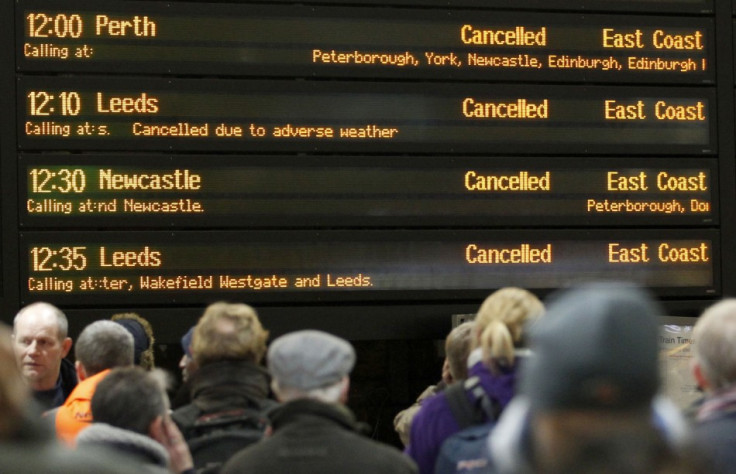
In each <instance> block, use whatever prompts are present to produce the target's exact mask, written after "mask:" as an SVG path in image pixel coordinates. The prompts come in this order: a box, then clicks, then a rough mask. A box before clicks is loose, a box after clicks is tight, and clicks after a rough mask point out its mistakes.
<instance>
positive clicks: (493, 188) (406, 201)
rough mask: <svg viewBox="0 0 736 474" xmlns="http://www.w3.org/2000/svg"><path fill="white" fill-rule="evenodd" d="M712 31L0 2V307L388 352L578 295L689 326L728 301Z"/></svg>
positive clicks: (730, 162) (727, 38) (726, 173)
mask: <svg viewBox="0 0 736 474" xmlns="http://www.w3.org/2000/svg"><path fill="white" fill-rule="evenodd" d="M734 11H736V10H733V8H732V6H731V5H730V4H729V5H724V4H722V3H718V4H716V3H715V2H714V1H713V0H620V1H614V0H574V1H562V0H548V1H543V0H519V1H518V2H508V1H506V0H416V1H414V0H319V1H317V0H307V1H305V2H298V3H297V2H293V1H291V0H262V1H261V0H259V1H249V0H244V1H235V0H217V1H196V0H195V1H183V0H173V1H168V2H159V1H143V0H131V1H110V0H101V1H92V0H69V1H65V2H55V1H52V0H16V1H14V2H10V3H9V4H3V5H2V6H0V17H2V18H4V19H6V22H8V23H9V22H11V21H12V22H13V23H14V24H13V25H12V28H6V29H4V30H1V31H0V38H1V39H3V40H4V43H5V44H6V47H5V48H4V49H3V50H2V55H0V58H2V61H0V90H2V96H0V98H1V99H2V104H1V105H3V108H4V109H6V114H4V116H3V117H2V118H0V123H2V124H3V126H2V128H1V129H0V156H1V160H2V161H1V162H0V165H2V168H1V169H0V180H2V187H3V196H2V209H3V212H2V215H0V222H2V223H3V239H2V242H0V244H1V245H0V249H2V252H3V253H2V261H3V267H4V274H3V277H4V281H3V283H4V285H3V295H2V296H3V304H4V309H5V312H6V313H7V314H13V311H14V310H16V309H17V306H19V305H20V304H25V303H28V302H31V301H34V300H40V299H43V300H46V301H51V302H53V303H56V304H59V305H60V306H61V307H63V308H64V309H69V310H70V311H71V313H70V314H74V311H78V312H94V311H96V310H98V309H102V310H104V309H110V308H113V307H115V308H120V307H130V308H132V309H136V310H145V309H151V310H156V311H158V312H157V313H156V314H157V316H156V318H154V319H156V321H154V324H155V325H158V326H161V325H170V324H171V325H177V324H182V325H183V324H184V323H183V322H182V321H181V320H179V319H177V318H176V317H175V315H179V314H180V313H178V311H190V312H191V311H194V310H195V309H201V308H202V307H203V306H204V305H206V304H207V303H209V302H212V301H215V300H218V299H227V300H234V301H245V302H248V303H251V304H253V305H255V306H256V307H258V308H259V310H260V308H266V309H268V308H270V309H273V308H279V311H282V314H283V315H288V314H289V310H290V309H294V310H295V311H296V312H299V314H301V315H304V314H306V313H307V312H308V310H309V308H314V309H315V312H317V311H318V309H319V308H323V309H324V308H329V311H331V312H332V314H333V316H334V314H336V313H338V312H339V309H340V308H358V307H360V308H362V307H370V308H373V309H374V310H375V311H376V312H381V311H382V310H384V309H385V310H386V311H387V313H383V314H381V316H380V317H381V318H383V319H382V321H384V322H385V323H386V324H388V325H393V324H395V326H392V328H394V329H395V330H396V333H395V334H394V333H393V332H392V329H386V330H382V331H379V332H380V333H381V334H383V335H385V334H391V337H395V338H403V337H415V336H413V335H414V334H417V333H418V332H413V331H412V329H411V325H412V324H413V325H418V324H422V325H423V324H425V323H427V324H430V325H433V324H436V320H432V318H430V317H427V318H426V319H423V318H422V316H421V315H418V314H414V315H413V316H411V317H409V318H406V319H403V320H401V321H399V319H401V318H402V317H403V316H405V314H404V310H405V309H406V308H408V307H410V306H414V307H415V308H416V309H415V310H413V311H410V312H412V313H416V312H417V311H423V310H425V309H426V308H427V307H429V306H432V307H436V308H438V309H437V310H436V312H437V313H439V312H444V313H447V314H448V316H449V314H453V313H456V312H458V311H460V310H461V311H466V312H467V309H468V307H472V306H475V305H477V303H478V302H479V301H480V300H481V299H482V298H483V297H484V296H486V295H487V294H488V293H489V292H490V291H492V290H493V289H495V288H498V287H501V286H507V285H517V286H522V287H527V288H530V289H532V290H533V291H534V292H536V293H537V294H538V295H540V296H544V295H546V294H547V293H549V292H550V291H553V290H555V289H557V288H560V287H566V286H569V285H572V284H575V283H577V282H580V281H590V280H595V279H616V280H629V281H633V282H636V283H639V284H641V285H644V286H646V287H649V288H651V289H653V290H654V292H655V293H656V294H657V295H658V296H659V297H661V299H662V300H663V301H664V302H665V303H666V304H668V305H675V306H678V305H682V306H678V307H688V308H697V309H701V308H702V307H703V306H705V305H706V304H707V303H709V302H710V301H713V299H715V298H718V297H720V296H721V295H724V294H733V293H734V291H736V277H732V276H731V275H736V272H733V271H732V268H731V267H732V266H733V262H736V254H734V251H732V250H731V247H732V246H731V245H729V244H728V242H731V241H733V240H734V235H733V234H734V232H735V231H736V228H734V224H733V223H732V222H733V219H732V216H733V215H734V211H735V210H734V201H735V200H734V195H735V194H734V189H736V165H735V164H734V163H736V162H735V161H734V158H733V157H734V156H735V153H736V143H735V142H736V131H734V125H733V123H734V122H736V121H735V120H734V115H736V106H735V105H734V103H733V96H734V87H733V85H734V84H736V72H735V71H734V61H733V58H732V57H731V56H732V53H733V50H734V49H736V39H735V38H734V35H733V31H734V30H735V29H736V17H734V16H733V14H732V12H734ZM724 13H725V15H724ZM419 308H422V309H421V310H420V309H419ZM389 313H390V315H389ZM90 314H91V313H90ZM361 314H365V313H361ZM287 319H288V317H286V316H284V320H287ZM353 319H359V318H352V319H350V322H349V323H348V324H355V326H354V327H355V328H357V327H366V326H368V325H370V324H371V321H367V320H364V321H353ZM368 319H370V318H368ZM394 319H396V322H395V323H394V322H392V321H393V320H394ZM336 320H337V318H332V321H333V323H334V322H335V321H336ZM407 320H411V321H412V323H411V324H409V325H408V326H407ZM299 321H301V322H300V323H297V322H294V323H293V324H294V325H295V326H294V327H291V328H287V329H297V327H296V325H301V326H303V321H304V319H299ZM77 323H78V321H77ZM321 324H322V322H320V323H316V324H315V326H314V327H320V325H321ZM331 324H332V323H331ZM340 324H346V323H344V322H343V323H340ZM288 325H289V324H287V326H288ZM301 326H300V327H301ZM169 329H170V328H167V332H166V333H167V334H178V333H180V331H177V330H169ZM180 329H182V330H185V329H186V328H184V327H182V328H180ZM445 329H446V327H442V328H439V326H433V329H432V330H431V331H430V330H428V329H426V328H424V327H423V332H422V334H424V335H425V336H426V334H428V332H432V334H433V335H435V336H438V337H442V336H443V335H444V333H443V331H444V330H445ZM337 332H339V331H337ZM374 333H375V332H374Z"/></svg>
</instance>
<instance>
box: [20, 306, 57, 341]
mask: <svg viewBox="0 0 736 474" xmlns="http://www.w3.org/2000/svg"><path fill="white" fill-rule="evenodd" d="M29 313H49V314H51V315H53V316H56V324H58V329H57V330H58V337H59V340H60V341H61V340H63V339H65V338H66V336H67V334H68V333H69V321H67V319H66V315H65V314H64V313H63V312H62V311H61V310H60V309H59V308H57V307H56V306H54V305H52V304H51V303H46V302H44V301H37V302H36V303H31V304H29V305H28V306H24V307H23V308H21V309H20V311H18V314H16V315H15V318H14V319H13V333H15V326H16V323H17V322H18V319H20V318H21V317H22V316H25V315H26V314H29Z"/></svg>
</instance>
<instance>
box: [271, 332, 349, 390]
mask: <svg viewBox="0 0 736 474" xmlns="http://www.w3.org/2000/svg"><path fill="white" fill-rule="evenodd" d="M267 364H268V370H269V371H270V372H271V376H272V377H273V380H272V381H271V387H272V388H273V391H274V393H275V394H276V396H277V398H278V399H279V400H281V401H282V402H289V401H292V400H296V399H301V398H310V399H314V400H318V401H321V402H325V403H346V402H347V392H348V388H349V377H348V376H349V374H350V371H352V370H353V366H354V365H355V350H354V349H353V346H352V345H351V344H350V343H349V342H347V341H346V340H344V339H341V338H339V337H336V336H333V335H331V334H328V333H326V332H322V331H314V330H305V331H296V332H292V333H289V334H286V335H284V336H281V337H279V338H277V339H276V340H275V341H273V343H271V346H270V347H269V349H268V357H267Z"/></svg>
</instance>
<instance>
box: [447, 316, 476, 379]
mask: <svg viewBox="0 0 736 474" xmlns="http://www.w3.org/2000/svg"><path fill="white" fill-rule="evenodd" d="M474 324H475V323H473V322H472V321H468V322H465V323H462V324H460V325H458V326H457V327H456V328H455V329H453V330H452V331H450V334H448V335H447V338H445V357H446V359H447V365H448V367H449V369H450V376H451V377H452V380H453V381H457V380H464V379H466V378H468V355H469V354H470V345H471V340H472V333H473V326H474Z"/></svg>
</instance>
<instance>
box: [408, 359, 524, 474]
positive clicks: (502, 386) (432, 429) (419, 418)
mask: <svg viewBox="0 0 736 474" xmlns="http://www.w3.org/2000/svg"><path fill="white" fill-rule="evenodd" d="M517 367H518V364H515V365H514V368H513V369H511V370H509V371H505V372H504V373H502V374H499V375H494V374H492V373H491V371H490V370H489V369H488V368H486V366H485V365H483V363H482V362H478V363H476V364H475V365H473V366H472V367H471V368H470V370H469V371H468V377H473V376H477V377H479V378H480V384H481V386H482V387H483V389H484V390H485V391H486V393H487V394H488V395H489V396H490V397H491V398H493V399H495V400H497V401H498V402H499V404H500V406H501V408H502V409H503V408H504V407H506V405H507V404H508V403H509V401H510V400H511V398H512V397H513V396H514V389H515V386H516V374H517V372H518V370H517ZM458 431H460V427H459V426H458V424H457V422H456V421H455V417H454V416H453V415H452V411H451V410H450V405H449V403H448V402H447V398H446V397H445V394H444V393H443V392H441V393H438V394H437V395H436V396H434V397H432V398H429V399H427V400H425V401H424V402H423V403H422V407H421V408H420V410H419V412H418V413H417V414H416V416H415V417H414V419H413V420H412V422H411V432H410V433H411V435H410V444H409V446H407V448H406V451H405V453H406V454H408V455H409V456H411V457H412V459H414V461H416V463H417V465H418V466H419V473H420V474H434V464H435V461H436V459H437V454H438V452H439V450H440V446H442V443H443V442H444V441H445V440H446V439H447V438H449V437H450V436H451V435H453V434H455V433H457V432H458Z"/></svg>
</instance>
